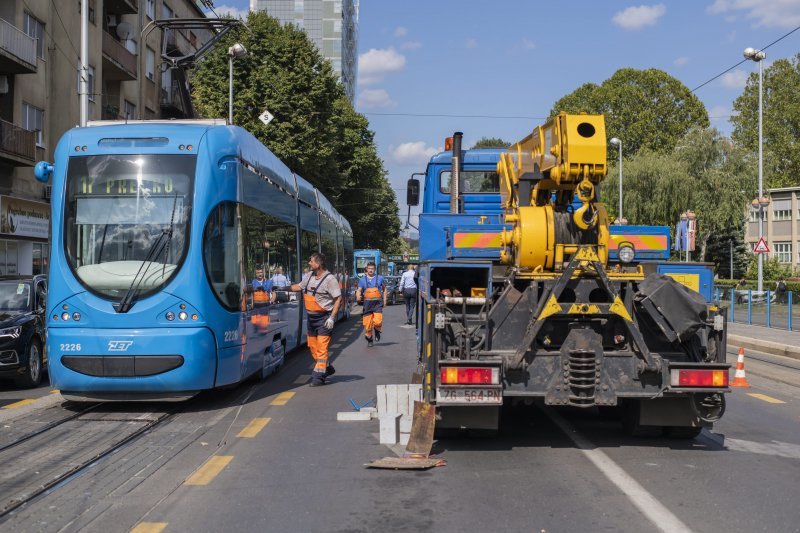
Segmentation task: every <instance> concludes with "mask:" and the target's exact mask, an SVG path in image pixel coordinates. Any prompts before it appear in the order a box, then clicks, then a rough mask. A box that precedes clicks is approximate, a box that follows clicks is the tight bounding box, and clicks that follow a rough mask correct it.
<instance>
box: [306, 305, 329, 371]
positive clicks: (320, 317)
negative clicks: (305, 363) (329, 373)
mask: <svg viewBox="0 0 800 533" xmlns="http://www.w3.org/2000/svg"><path fill="white" fill-rule="evenodd" d="M330 316H331V314H330V313H319V314H312V313H309V314H308V349H309V350H310V351H311V357H313V358H314V371H313V372H312V373H311V377H312V378H313V379H325V375H326V370H327V368H328V345H329V344H330V342H331V332H332V331H333V330H332V329H328V328H326V327H325V321H326V320H328V317H330Z"/></svg>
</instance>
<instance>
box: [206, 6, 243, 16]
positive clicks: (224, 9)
mask: <svg viewBox="0 0 800 533" xmlns="http://www.w3.org/2000/svg"><path fill="white" fill-rule="evenodd" d="M214 11H216V13H217V15H219V16H220V17H225V16H226V15H227V14H230V15H231V16H232V17H233V18H235V19H239V18H241V19H244V20H247V13H249V11H250V10H249V9H246V8H245V9H242V8H239V7H233V6H227V5H225V4H222V5H220V6H214ZM206 16H209V17H215V16H216V15H214V12H213V11H211V10H210V9H209V10H206Z"/></svg>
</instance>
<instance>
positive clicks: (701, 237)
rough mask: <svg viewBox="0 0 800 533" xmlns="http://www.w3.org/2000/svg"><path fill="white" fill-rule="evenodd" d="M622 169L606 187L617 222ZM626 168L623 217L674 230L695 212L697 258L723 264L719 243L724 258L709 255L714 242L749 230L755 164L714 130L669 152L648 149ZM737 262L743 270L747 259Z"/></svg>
mask: <svg viewBox="0 0 800 533" xmlns="http://www.w3.org/2000/svg"><path fill="white" fill-rule="evenodd" d="M618 169H619V167H618V166H616V165H615V166H614V167H612V168H611V169H610V170H609V177H608V178H606V180H605V181H604V182H603V183H602V184H601V186H600V197H601V199H602V200H603V201H604V202H605V203H606V204H607V209H608V211H609V215H610V216H611V218H614V217H616V216H617V213H616V211H617V198H618V178H617V176H618V175H619V174H618V172H619V170H618ZM622 169H623V178H622V179H623V184H622V186H623V214H624V216H625V218H627V219H628V222H629V223H630V224H642V225H666V226H670V227H674V226H675V224H676V223H677V222H678V220H679V218H680V214H681V213H682V212H683V211H686V210H687V209H691V210H692V211H694V212H695V214H696V215H697V223H698V234H697V237H696V243H697V247H698V248H699V254H698V255H699V257H698V255H695V256H694V257H695V258H699V260H701V261H705V260H708V259H711V260H713V261H715V262H717V263H720V264H721V263H722V261H723V259H724V260H728V254H727V250H724V251H723V249H721V245H720V244H719V242H717V244H716V245H715V249H717V250H718V252H719V253H720V255H718V256H714V257H707V256H706V252H707V250H708V244H709V242H712V238H714V239H718V238H720V237H721V236H729V235H731V233H735V232H738V233H740V234H741V233H742V232H743V228H744V224H745V216H746V212H745V206H746V205H747V202H748V200H749V199H750V198H752V197H753V194H754V190H755V179H754V174H753V170H754V162H753V160H752V157H750V156H749V154H748V153H747V152H746V151H744V150H742V149H740V148H737V147H736V146H735V145H733V144H732V143H731V142H730V141H729V140H728V139H726V138H725V137H723V136H722V135H721V134H720V133H719V132H718V131H716V130H714V129H707V128H706V129H699V128H698V129H694V130H691V131H690V132H688V133H687V134H686V135H685V136H684V137H682V138H681V139H679V140H678V141H677V142H676V145H675V147H674V148H673V150H671V151H670V152H669V153H658V152H655V151H652V150H650V149H643V150H641V151H640V152H639V153H638V154H636V155H634V156H632V157H629V158H624V159H623V167H622ZM727 243H728V241H727V240H726V241H725V244H727ZM737 248H738V250H739V253H740V254H741V253H742V250H741V247H737ZM735 262H738V263H739V268H742V266H743V265H742V264H741V263H742V260H741V258H739V259H737V260H736V261H735ZM726 264H727V263H726Z"/></svg>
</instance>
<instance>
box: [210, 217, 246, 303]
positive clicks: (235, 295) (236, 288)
mask: <svg viewBox="0 0 800 533" xmlns="http://www.w3.org/2000/svg"><path fill="white" fill-rule="evenodd" d="M240 236H241V228H240V226H239V206H238V205H237V204H235V203H233V202H223V203H221V204H219V205H218V206H217V207H216V209H214V210H213V211H212V212H211V214H210V215H209V217H208V220H207V221H206V228H205V231H204V233H203V263H204V264H205V268H206V275H207V276H208V280H209V282H210V283H211V288H212V289H213V291H214V295H215V296H216V297H217V299H218V300H219V301H220V303H221V304H222V306H223V307H225V308H226V309H229V310H231V311H237V310H240V309H241V304H242V296H243V290H242V270H241V268H242V267H241V264H242V257H241V249H240V246H239V241H240Z"/></svg>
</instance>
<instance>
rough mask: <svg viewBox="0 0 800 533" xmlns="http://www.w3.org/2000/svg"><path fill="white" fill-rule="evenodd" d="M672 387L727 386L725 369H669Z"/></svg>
mask: <svg viewBox="0 0 800 533" xmlns="http://www.w3.org/2000/svg"><path fill="white" fill-rule="evenodd" d="M670 385H672V386H673V387H727V386H728V371H727V370H694V369H693V370H680V369H672V370H670Z"/></svg>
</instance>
